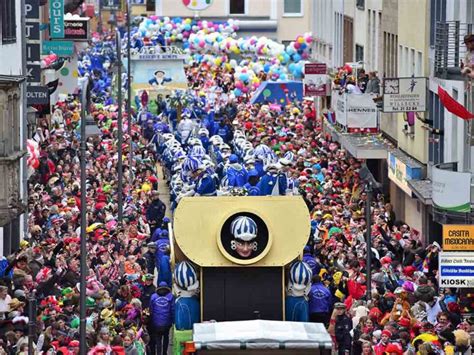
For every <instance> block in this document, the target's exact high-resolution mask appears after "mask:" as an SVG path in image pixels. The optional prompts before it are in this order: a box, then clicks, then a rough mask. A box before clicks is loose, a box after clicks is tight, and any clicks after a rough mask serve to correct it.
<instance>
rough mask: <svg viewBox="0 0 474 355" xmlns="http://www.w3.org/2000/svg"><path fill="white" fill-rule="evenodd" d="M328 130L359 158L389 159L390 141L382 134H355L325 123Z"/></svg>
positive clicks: (333, 137)
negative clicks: (340, 130)
mask: <svg viewBox="0 0 474 355" xmlns="http://www.w3.org/2000/svg"><path fill="white" fill-rule="evenodd" d="M325 130H326V132H328V133H330V134H331V137H332V139H333V140H335V141H336V142H339V144H341V147H342V148H344V149H346V150H347V151H348V152H349V153H350V154H351V155H352V156H353V157H354V158H357V159H387V152H388V151H389V150H390V149H391V145H390V143H389V142H388V141H387V140H386V139H384V138H383V137H382V136H381V135H380V134H355V133H345V132H339V131H338V129H337V128H336V127H334V126H333V125H331V124H330V123H328V122H326V123H325Z"/></svg>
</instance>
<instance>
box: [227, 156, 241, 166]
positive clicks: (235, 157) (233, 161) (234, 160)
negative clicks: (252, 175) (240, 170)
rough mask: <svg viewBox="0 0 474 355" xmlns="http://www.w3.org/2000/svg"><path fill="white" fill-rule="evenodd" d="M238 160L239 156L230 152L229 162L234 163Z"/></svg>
mask: <svg viewBox="0 0 474 355" xmlns="http://www.w3.org/2000/svg"><path fill="white" fill-rule="evenodd" d="M238 161H239V158H238V157H237V155H235V154H231V155H230V156H229V163H231V164H235V163H237V162H238Z"/></svg>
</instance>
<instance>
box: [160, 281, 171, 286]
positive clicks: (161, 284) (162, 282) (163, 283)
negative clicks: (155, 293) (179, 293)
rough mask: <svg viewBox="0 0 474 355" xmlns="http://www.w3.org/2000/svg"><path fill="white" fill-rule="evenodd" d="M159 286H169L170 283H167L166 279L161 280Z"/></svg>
mask: <svg viewBox="0 0 474 355" xmlns="http://www.w3.org/2000/svg"><path fill="white" fill-rule="evenodd" d="M158 286H159V287H169V285H168V283H167V282H166V281H161V282H160V284H159V285H158Z"/></svg>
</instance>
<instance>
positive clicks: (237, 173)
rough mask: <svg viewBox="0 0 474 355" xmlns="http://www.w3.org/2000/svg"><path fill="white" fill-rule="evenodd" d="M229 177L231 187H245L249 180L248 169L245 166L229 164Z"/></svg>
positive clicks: (227, 173) (227, 172)
mask: <svg viewBox="0 0 474 355" xmlns="http://www.w3.org/2000/svg"><path fill="white" fill-rule="evenodd" d="M226 175H227V179H228V180H229V187H243V186H244V185H245V184H246V183H247V180H248V178H249V177H248V173H247V170H246V169H245V168H244V167H243V166H240V169H239V167H238V166H237V168H236V167H233V166H229V167H228V168H227V171H226Z"/></svg>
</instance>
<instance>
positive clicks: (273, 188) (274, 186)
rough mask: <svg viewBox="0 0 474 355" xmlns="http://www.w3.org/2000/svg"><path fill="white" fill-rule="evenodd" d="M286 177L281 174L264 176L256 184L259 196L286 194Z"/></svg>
mask: <svg viewBox="0 0 474 355" xmlns="http://www.w3.org/2000/svg"><path fill="white" fill-rule="evenodd" d="M286 183H287V181H286V177H285V175H283V174H278V175H272V174H265V175H264V176H262V178H261V179H260V181H259V183H258V185H257V186H258V188H259V189H260V194H261V196H278V195H283V196H284V195H285V194H286V188H287V185H286Z"/></svg>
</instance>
